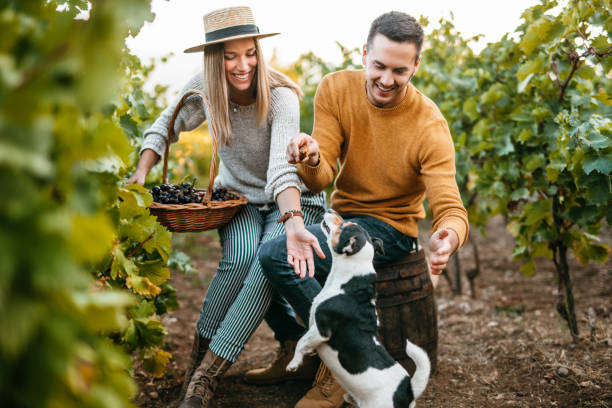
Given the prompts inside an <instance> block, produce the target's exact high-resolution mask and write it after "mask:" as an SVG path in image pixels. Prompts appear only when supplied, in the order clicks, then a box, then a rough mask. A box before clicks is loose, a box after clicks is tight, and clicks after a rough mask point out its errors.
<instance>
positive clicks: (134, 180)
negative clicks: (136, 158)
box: [125, 170, 147, 186]
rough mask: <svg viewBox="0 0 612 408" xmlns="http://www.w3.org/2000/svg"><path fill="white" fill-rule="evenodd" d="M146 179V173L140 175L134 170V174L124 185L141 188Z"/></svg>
mask: <svg viewBox="0 0 612 408" xmlns="http://www.w3.org/2000/svg"><path fill="white" fill-rule="evenodd" d="M146 178H147V174H146V173H142V172H139V171H138V170H136V172H135V173H134V174H132V177H130V178H129V179H128V181H127V182H126V183H125V184H126V185H130V184H140V185H141V186H144V183H145V179H146Z"/></svg>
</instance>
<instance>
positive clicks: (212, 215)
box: [149, 90, 248, 232]
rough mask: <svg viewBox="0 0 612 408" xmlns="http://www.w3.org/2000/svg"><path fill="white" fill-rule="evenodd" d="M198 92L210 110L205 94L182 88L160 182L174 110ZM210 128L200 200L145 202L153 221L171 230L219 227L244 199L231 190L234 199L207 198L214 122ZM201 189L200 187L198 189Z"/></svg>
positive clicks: (213, 162)
mask: <svg viewBox="0 0 612 408" xmlns="http://www.w3.org/2000/svg"><path fill="white" fill-rule="evenodd" d="M194 94H198V95H200V96H201V97H202V99H203V101H204V103H205V104H206V109H207V110H208V112H209V114H210V108H209V105H208V101H207V99H206V96H204V95H203V94H202V93H201V92H199V91H196V90H191V91H188V92H186V93H185V94H184V95H183V97H182V98H181V100H180V101H179V103H178V104H177V105H176V108H175V109H174V112H173V113H172V118H171V119H170V124H169V125H168V141H167V143H166V151H165V153H164V172H163V181H164V184H166V183H168V153H169V151H170V142H169V140H170V135H171V134H172V133H173V132H174V121H175V120H176V117H177V116H178V113H179V111H180V109H181V107H182V106H183V103H184V102H185V100H187V98H188V97H190V96H191V95H194ZM211 128H212V134H211V137H212V157H211V164H210V182H209V183H208V188H207V189H206V192H205V194H204V197H203V198H202V202H201V203H189V204H161V203H156V202H154V203H153V204H151V205H150V206H149V212H150V213H151V215H154V216H156V217H157V221H159V223H160V224H162V225H163V226H165V227H166V228H168V229H169V230H170V231H173V232H199V231H206V230H211V229H215V228H219V227H221V226H223V225H225V224H227V223H228V222H229V221H230V220H231V219H232V217H233V216H234V214H236V212H237V211H238V209H239V208H240V207H241V206H243V205H245V204H246V203H247V202H248V201H247V199H246V198H245V197H244V196H242V195H240V194H238V193H236V192H234V191H231V193H232V194H234V195H235V196H236V197H238V199H236V200H228V201H211V200H210V198H211V196H212V191H213V185H214V182H215V177H216V175H217V149H218V148H217V134H216V133H217V132H216V130H215V127H214V125H212V123H211ZM199 191H202V190H199Z"/></svg>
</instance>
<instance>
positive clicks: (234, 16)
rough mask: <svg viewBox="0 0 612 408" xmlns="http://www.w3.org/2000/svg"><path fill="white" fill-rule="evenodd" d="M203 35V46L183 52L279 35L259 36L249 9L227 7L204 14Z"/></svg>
mask: <svg viewBox="0 0 612 408" xmlns="http://www.w3.org/2000/svg"><path fill="white" fill-rule="evenodd" d="M204 34H205V38H206V42H205V43H204V44H201V45H198V46H195V47H191V48H187V49H186V50H185V52H199V51H204V48H205V47H206V46H208V45H212V44H218V43H221V42H224V41H230V40H237V39H239V38H248V37H257V38H265V37H271V36H273V35H278V34H280V33H268V34H261V33H260V32H259V28H258V27H257V26H256V25H255V19H254V18H253V12H252V11H251V8H250V7H228V8H222V9H219V10H215V11H211V12H210V13H208V14H204Z"/></svg>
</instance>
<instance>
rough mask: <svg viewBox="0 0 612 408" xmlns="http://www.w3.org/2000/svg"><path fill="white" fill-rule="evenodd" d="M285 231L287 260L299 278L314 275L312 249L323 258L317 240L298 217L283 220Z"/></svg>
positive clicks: (323, 255)
mask: <svg viewBox="0 0 612 408" xmlns="http://www.w3.org/2000/svg"><path fill="white" fill-rule="evenodd" d="M285 232H286V234H287V262H289V265H291V266H293V269H294V271H295V274H296V275H300V278H305V277H306V273H308V277H309V278H312V277H314V273H315V266H314V256H313V254H312V250H313V249H314V251H315V252H316V253H317V255H318V256H319V258H325V254H324V253H323V251H322V250H321V246H320V245H319V240H318V239H317V237H315V236H314V235H313V234H312V233H311V232H310V231H308V230H307V229H306V227H304V221H303V220H302V219H301V218H300V217H292V218H290V219H288V220H287V221H285Z"/></svg>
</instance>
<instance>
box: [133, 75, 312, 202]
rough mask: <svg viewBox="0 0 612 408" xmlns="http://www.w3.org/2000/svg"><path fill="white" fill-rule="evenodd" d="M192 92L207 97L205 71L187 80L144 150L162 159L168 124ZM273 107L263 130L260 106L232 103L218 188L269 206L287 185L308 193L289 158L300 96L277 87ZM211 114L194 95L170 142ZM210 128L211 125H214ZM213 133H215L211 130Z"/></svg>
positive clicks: (147, 133)
mask: <svg viewBox="0 0 612 408" xmlns="http://www.w3.org/2000/svg"><path fill="white" fill-rule="evenodd" d="M190 89H196V90H198V91H201V92H203V93H205V87H204V85H203V81H202V73H199V74H197V75H195V76H194V77H193V78H191V79H190V80H189V82H187V84H186V85H185V86H184V88H183V90H182V91H181V93H180V95H179V96H178V97H177V98H176V99H175V100H174V101H173V102H172V104H171V105H170V106H168V107H167V108H166V109H165V110H164V111H163V112H162V114H161V115H160V117H159V118H158V119H157V120H156V121H155V123H154V124H153V125H152V126H151V127H150V128H149V129H147V130H146V131H145V132H144V142H143V145H142V149H141V153H142V151H143V150H144V149H152V150H153V151H155V152H156V153H157V154H158V155H159V156H160V157H163V154H164V149H165V147H166V140H167V139H168V131H167V129H168V124H169V122H170V118H171V117H172V112H173V111H174V108H175V107H176V105H177V103H178V101H179V100H180V98H181V96H182V95H183V94H184V93H185V92H187V91H188V90H190ZM270 99H271V100H270V109H269V111H268V120H267V123H266V124H265V125H264V126H258V125H257V123H256V115H257V109H256V104H255V103H254V104H252V105H249V106H241V105H238V104H235V103H233V102H230V106H229V113H230V122H231V125H232V136H231V146H221V145H219V157H220V158H221V162H220V164H219V175H218V176H217V178H216V179H215V186H223V187H226V188H228V189H229V190H233V191H236V192H238V193H240V194H242V195H244V196H245V197H246V198H247V199H248V200H249V202H251V203H253V204H267V203H271V202H273V201H274V200H275V199H276V196H277V195H278V194H279V193H280V192H282V191H283V190H285V189H286V188H287V187H292V186H293V187H296V188H298V189H299V190H300V191H302V192H304V191H308V188H307V187H306V186H305V185H304V184H303V183H302V181H301V179H300V178H299V176H298V174H297V169H296V167H295V165H292V164H289V163H288V162H287V158H286V155H285V151H286V147H287V144H288V143H289V140H290V139H291V138H292V137H293V136H295V135H297V133H298V131H299V121H300V109H299V102H298V97H297V95H296V94H295V92H293V91H292V90H291V89H289V88H284V87H279V88H272V89H271V91H270ZM207 116H208V112H207V111H206V109H205V106H204V103H203V101H202V98H201V97H200V96H199V95H193V96H190V97H189V98H187V101H185V103H184V104H183V107H182V108H181V110H180V112H179V115H178V116H177V119H176V120H175V122H174V135H177V136H173V137H172V138H171V139H170V142H172V143H174V142H176V141H178V135H179V134H180V132H181V131H189V130H193V129H195V128H197V127H198V126H200V125H201V124H202V123H203V122H204V120H206V117H207ZM209 130H210V124H209ZM211 134H212V131H211Z"/></svg>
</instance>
